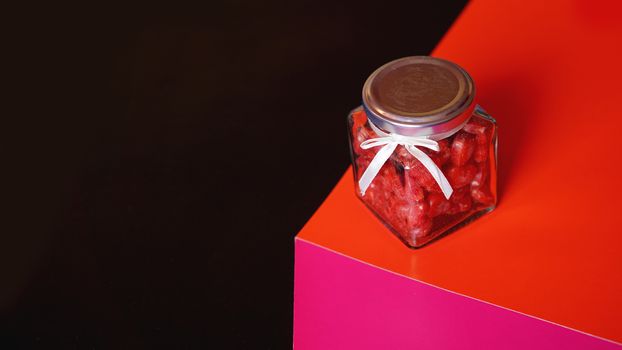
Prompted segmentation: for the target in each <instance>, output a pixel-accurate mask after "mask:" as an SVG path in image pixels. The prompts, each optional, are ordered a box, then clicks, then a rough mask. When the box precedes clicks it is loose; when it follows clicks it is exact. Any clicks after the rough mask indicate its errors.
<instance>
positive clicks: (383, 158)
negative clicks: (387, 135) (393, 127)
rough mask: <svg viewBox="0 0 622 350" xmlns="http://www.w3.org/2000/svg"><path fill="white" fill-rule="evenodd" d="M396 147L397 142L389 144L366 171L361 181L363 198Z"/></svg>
mask: <svg viewBox="0 0 622 350" xmlns="http://www.w3.org/2000/svg"><path fill="white" fill-rule="evenodd" d="M396 147H397V143H395V142H391V143H387V144H386V145H384V146H383V147H382V148H381V149H380V150H379V151H378V153H376V156H374V159H372V161H371V163H369V166H368V167H367V169H365V172H364V173H363V176H361V178H360V179H359V190H360V191H361V196H364V195H365V191H367V188H368V187H369V185H371V182H372V181H373V180H374V178H375V177H376V175H378V172H379V171H380V169H381V168H382V166H383V165H384V163H386V162H387V159H389V157H391V154H393V151H395V148H396Z"/></svg>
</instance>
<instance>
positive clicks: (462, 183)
mask: <svg viewBox="0 0 622 350" xmlns="http://www.w3.org/2000/svg"><path fill="white" fill-rule="evenodd" d="M348 126H349V137H350V151H351V157H352V167H353V170H354V179H355V183H356V194H357V196H358V197H359V198H360V199H361V200H362V201H363V203H365V205H366V206H367V207H368V208H369V209H370V210H371V211H372V212H373V213H374V214H375V215H376V216H377V217H378V218H379V219H380V220H381V221H382V223H383V224H384V225H385V226H387V227H388V228H389V229H390V230H391V231H392V232H393V233H394V234H395V235H396V236H397V237H398V238H399V239H401V240H402V241H403V242H404V243H405V244H406V245H408V246H409V247H411V248H419V247H421V246H423V245H425V244H427V243H429V242H430V241H432V240H434V239H435V238H438V237H439V236H442V235H444V234H446V233H449V232H451V231H453V230H454V229H456V228H458V227H461V226H462V225H464V224H466V223H468V222H470V221H472V220H473V219H475V218H477V217H479V216H481V215H483V214H485V213H487V212H489V211H491V210H493V209H494V208H495V205H496V203H497V172H496V169H497V127H496V122H495V120H494V119H493V118H492V117H491V116H489V115H488V114H487V113H486V112H484V110H483V109H481V108H480V107H479V106H477V107H476V108H475V110H474V112H473V113H472V115H471V116H470V118H469V120H468V121H467V123H466V124H465V125H464V126H463V127H462V128H461V129H460V130H459V131H458V132H456V133H455V134H453V135H451V136H449V137H447V138H445V139H442V140H438V144H439V148H440V150H439V151H438V152H436V151H433V150H430V149H427V148H423V147H418V148H419V149H420V150H421V151H423V152H425V153H426V154H427V155H428V156H429V157H430V158H431V159H432V160H433V161H434V163H436V165H437V166H438V167H439V168H440V169H441V170H442V172H443V174H444V175H445V177H446V178H447V179H448V180H449V183H450V184H451V186H452V188H453V193H452V195H451V196H450V197H449V199H446V198H445V196H444V195H443V193H442V191H441V189H440V187H439V186H438V184H437V183H436V181H435V180H434V178H433V177H432V175H431V174H430V173H429V172H428V171H427V169H426V168H425V167H424V166H423V165H422V164H421V163H420V162H419V160H417V159H416V158H415V157H414V156H413V155H411V154H410V153H409V152H408V151H407V150H406V149H405V148H404V147H403V146H398V147H397V148H396V149H395V152H393V154H392V155H391V157H390V158H389V160H388V161H387V162H386V163H384V165H383V166H382V168H381V169H380V171H379V172H378V174H377V175H376V177H375V178H374V179H373V181H372V182H371V184H370V185H369V188H367V190H366V192H365V194H364V195H363V194H361V191H360V188H359V186H358V181H359V179H360V178H361V176H362V175H363V172H364V171H365V170H366V169H367V167H368V166H369V164H370V162H371V161H372V159H373V158H374V157H375V155H376V153H377V152H378V151H379V149H380V148H381V147H373V148H369V149H363V148H361V147H360V145H361V143H362V142H363V141H366V140H368V139H371V138H376V137H379V136H378V135H376V133H375V132H374V131H373V130H372V128H371V127H370V125H369V121H368V119H367V115H366V114H365V111H364V109H363V108H362V107H358V108H356V109H354V110H353V111H352V112H351V113H350V114H349V116H348Z"/></svg>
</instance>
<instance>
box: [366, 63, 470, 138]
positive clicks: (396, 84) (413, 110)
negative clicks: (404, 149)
mask: <svg viewBox="0 0 622 350" xmlns="http://www.w3.org/2000/svg"><path fill="white" fill-rule="evenodd" d="M474 98H475V85H474V84H473V79H471V77H470V76H469V74H468V73H467V72H466V71H465V70H464V69H462V68H460V67H459V66H458V65H456V64H455V63H452V62H449V61H446V60H443V59H439V58H434V57H429V56H411V57H405V58H400V59H397V60H395V61H391V62H389V63H387V64H385V65H384V66H382V67H380V68H378V69H377V70H376V71H375V72H373V73H372V74H371V75H370V76H369V78H367V81H366V82H365V85H364V86H363V105H364V107H365V110H366V112H367V117H368V118H369V120H370V121H371V122H372V123H374V124H375V125H376V126H377V127H379V128H380V129H382V130H384V131H386V132H390V133H395V134H400V135H404V136H431V135H440V134H451V133H453V132H455V131H457V130H458V129H460V128H461V127H462V125H463V124H464V123H466V121H467V120H468V119H469V117H470V115H471V113H472V110H473V108H474V103H473V101H474Z"/></svg>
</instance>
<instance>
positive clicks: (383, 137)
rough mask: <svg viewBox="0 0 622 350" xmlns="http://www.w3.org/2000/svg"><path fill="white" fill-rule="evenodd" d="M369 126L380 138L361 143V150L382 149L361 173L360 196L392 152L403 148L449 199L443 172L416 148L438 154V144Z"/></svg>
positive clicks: (425, 138) (449, 186) (447, 185)
mask: <svg viewBox="0 0 622 350" xmlns="http://www.w3.org/2000/svg"><path fill="white" fill-rule="evenodd" d="M369 125H370V126H371V128H372V129H373V130H374V132H375V133H376V134H377V135H378V136H380V137H376V138H373V139H369V140H365V141H363V142H361V145H360V146H361V148H362V149H369V148H373V147H379V146H382V148H381V149H380V150H379V151H378V153H376V156H374V159H372V161H371V163H369V166H368V167H367V169H365V172H363V175H362V176H361V178H360V179H359V189H360V190H361V195H362V196H364V195H365V191H367V188H368V187H369V185H371V183H372V181H373V180H374V178H375V177H376V175H378V172H379V171H380V169H381V168H382V166H383V165H384V163H386V162H387V160H388V159H389V157H391V155H392V154H393V152H395V149H396V148H397V146H403V147H404V148H406V150H407V151H408V153H410V154H412V155H413V157H415V158H416V159H417V160H418V161H420V162H421V164H422V165H423V166H424V167H425V168H426V169H427V170H428V172H429V173H430V175H432V177H433V178H434V180H435V181H436V182H437V183H438V185H439V187H440V188H441V191H443V194H444V195H445V198H447V199H449V197H451V194H452V193H453V189H452V188H451V185H450V184H449V181H447V178H446V177H445V175H444V174H443V171H442V170H441V169H440V168H439V167H438V166H437V165H436V163H434V161H433V160H432V159H431V158H430V157H429V156H428V155H427V154H425V152H423V151H422V150H420V149H419V148H417V146H419V147H425V148H428V149H431V150H433V151H436V152H438V151H439V150H440V148H439V147H438V142H436V141H434V140H432V139H429V138H427V137H424V136H419V137H414V136H403V135H397V134H388V133H385V132H384V131H382V130H380V129H378V128H377V127H376V126H375V125H374V124H373V123H372V122H369Z"/></svg>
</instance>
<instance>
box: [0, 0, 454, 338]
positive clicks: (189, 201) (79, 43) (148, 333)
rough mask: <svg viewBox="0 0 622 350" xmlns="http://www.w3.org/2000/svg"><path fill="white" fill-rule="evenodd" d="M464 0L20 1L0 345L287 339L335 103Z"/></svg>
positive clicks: (339, 109)
mask: <svg viewBox="0 0 622 350" xmlns="http://www.w3.org/2000/svg"><path fill="white" fill-rule="evenodd" d="M87 3H88V4H87ZM464 5H465V2H463V1H458V2H456V1H451V2H449V1H436V2H414V1H408V2H403V3H398V2H393V1H376V2H368V3H364V2H360V1H348V2H339V3H329V2H326V3H322V4H320V3H317V2H291V3H290V2H282V3H279V2H276V1H270V2H261V1H228V2H225V3H213V2H207V1H206V2H204V3H203V4H202V5H200V6H196V5H185V4H182V3H179V2H175V3H170V4H167V5H162V6H161V5H155V4H147V3H145V4H132V5H130V4H128V3H125V4H112V3H109V2H107V3H100V4H99V5H94V4H93V3H90V2H84V3H82V4H61V3H52V2H50V3H49V4H47V5H40V6H37V7H32V8H28V9H26V10H25V11H23V15H24V17H23V18H20V19H19V21H18V22H19V24H18V25H16V26H15V27H14V30H13V31H12V32H11V34H12V35H11V36H12V39H13V40H12V42H11V44H15V48H14V49H11V50H7V52H8V51H10V52H11V53H12V57H13V58H14V60H15V62H13V64H12V65H11V66H10V68H11V69H12V70H13V73H17V74H16V75H17V79H16V80H15V82H14V83H12V84H11V85H10V88H11V90H12V93H15V92H17V94H9V95H7V96H8V97H10V98H11V99H13V101H12V102H16V103H17V105H18V111H17V112H16V113H15V114H12V115H11V116H10V117H9V116H5V119H10V120H11V121H14V122H16V125H15V126H11V127H8V126H7V127H6V131H9V134H12V136H11V135H9V137H8V138H6V139H5V140H8V141H9V143H8V146H7V147H5V149H6V150H8V151H9V156H8V157H7V158H6V159H8V160H9V161H13V162H14V163H11V164H10V165H9V163H5V169H8V170H11V171H10V175H13V177H12V178H10V179H9V180H8V181H6V182H5V185H6V186H5V187H7V188H6V191H5V195H4V198H5V201H6V203H7V204H8V206H9V207H10V209H9V210H8V211H6V212H5V214H8V215H7V216H8V217H7V219H6V220H5V223H7V224H8V225H7V226H6V227H7V228H5V229H3V230H2V234H1V236H2V237H1V241H0V276H1V278H2V280H1V283H2V284H1V285H0V345H1V346H0V348H2V349H5V348H6V349H11V348H26V349H29V348H45V349H49V348H64V349H123V348H127V349H151V348H181V349H185V348H208V347H212V348H240V349H246V348H250V349H255V348H257V349H282V348H290V347H291V344H292V317H293V315H292V303H293V263H294V251H293V237H294V235H295V234H296V233H297V231H298V230H299V229H300V228H301V227H302V225H303V224H304V223H305V221H306V220H307V219H308V218H309V217H310V216H311V214H312V213H313V211H314V210H315V209H316V208H317V207H318V206H319V204H320V203H321V201H322V200H323V198H324V197H325V196H326V195H327V194H328V193H329V191H330V189H331V188H332V186H333V185H334V184H335V183H336V181H337V180H338V179H339V177H340V176H341V175H342V173H343V171H344V170H345V169H346V167H347V166H348V162H349V160H348V145H347V138H346V127H345V117H346V115H347V113H348V112H349V110H351V109H352V108H354V107H356V106H357V105H358V104H359V103H360V91H361V87H362V84H363V82H364V81H365V79H366V77H367V75H369V74H370V73H371V72H372V71H373V70H374V69H375V68H377V67H378V66H380V65H382V64H383V63H385V62H387V61H390V60H392V59H395V58H399V57H403V56H409V55H421V54H428V53H430V52H431V50H432V49H433V48H434V46H435V45H436V43H437V42H438V41H439V39H440V38H441V37H442V35H443V34H444V33H445V31H446V30H447V28H448V27H449V26H450V24H451V23H452V22H453V21H454V19H455V17H456V16H457V15H458V14H459V13H460V11H461V10H462V8H463V6H464ZM33 6H34V5H33ZM5 49H6V48H5ZM13 96H15V97H14V98H13ZM15 131H17V132H15ZM9 227H11V228H10V229H9Z"/></svg>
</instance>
